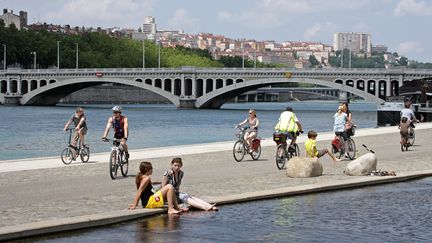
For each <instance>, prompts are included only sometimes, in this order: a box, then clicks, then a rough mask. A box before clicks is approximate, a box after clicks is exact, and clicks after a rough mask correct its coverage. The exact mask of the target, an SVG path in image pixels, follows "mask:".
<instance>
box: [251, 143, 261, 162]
mask: <svg viewBox="0 0 432 243" xmlns="http://www.w3.org/2000/svg"><path fill="white" fill-rule="evenodd" d="M250 155H251V157H252V159H253V160H258V159H259V157H260V156H261V144H260V145H259V146H258V148H257V149H256V150H254V151H252V153H251V154H250Z"/></svg>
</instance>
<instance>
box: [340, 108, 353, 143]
mask: <svg viewBox="0 0 432 243" xmlns="http://www.w3.org/2000/svg"><path fill="white" fill-rule="evenodd" d="M342 107H343V109H342V111H343V112H345V113H346V114H347V123H346V125H345V127H346V132H347V136H348V137H351V136H352V135H353V127H354V123H353V121H352V113H351V111H350V110H349V107H348V102H344V103H342Z"/></svg>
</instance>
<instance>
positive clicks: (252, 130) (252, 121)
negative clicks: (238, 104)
mask: <svg viewBox="0 0 432 243" xmlns="http://www.w3.org/2000/svg"><path fill="white" fill-rule="evenodd" d="M246 123H249V129H248V130H247V131H246V132H245V135H244V140H245V141H246V145H247V146H248V148H249V153H252V140H253V139H254V138H255V137H256V136H257V135H258V126H259V119H258V118H257V115H256V111H255V110H253V109H250V110H249V117H248V118H246V119H245V120H244V121H242V122H240V123H239V124H238V125H237V126H236V127H240V126H242V125H244V124H246Z"/></svg>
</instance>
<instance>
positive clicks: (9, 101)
mask: <svg viewBox="0 0 432 243" xmlns="http://www.w3.org/2000/svg"><path fill="white" fill-rule="evenodd" d="M21 97H22V96H21V95H5V96H4V104H5V105H21Z"/></svg>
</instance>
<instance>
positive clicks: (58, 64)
mask: <svg viewBox="0 0 432 243" xmlns="http://www.w3.org/2000/svg"><path fill="white" fill-rule="evenodd" d="M60 42H61V41H57V69H60Z"/></svg>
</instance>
